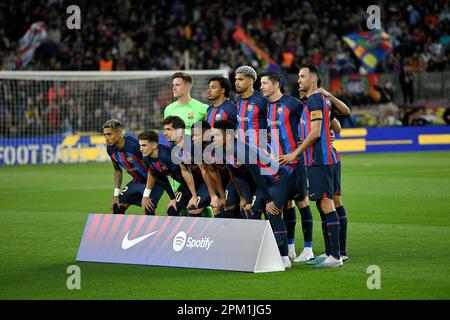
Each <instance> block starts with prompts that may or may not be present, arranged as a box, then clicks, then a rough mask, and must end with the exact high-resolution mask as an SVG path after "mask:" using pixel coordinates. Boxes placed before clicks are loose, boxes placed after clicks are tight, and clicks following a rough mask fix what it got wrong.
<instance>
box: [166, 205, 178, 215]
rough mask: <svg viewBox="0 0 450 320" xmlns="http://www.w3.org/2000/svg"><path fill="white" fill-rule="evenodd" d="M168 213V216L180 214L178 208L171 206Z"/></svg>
mask: <svg viewBox="0 0 450 320" xmlns="http://www.w3.org/2000/svg"><path fill="white" fill-rule="evenodd" d="M167 215H168V216H178V212H177V210H175V208H174V207H170V208H169V210H167Z"/></svg>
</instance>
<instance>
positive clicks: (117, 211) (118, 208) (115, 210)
mask: <svg viewBox="0 0 450 320" xmlns="http://www.w3.org/2000/svg"><path fill="white" fill-rule="evenodd" d="M125 210H126V209H125V208H122V207H121V206H119V205H118V204H117V203H114V205H113V213H114V214H125Z"/></svg>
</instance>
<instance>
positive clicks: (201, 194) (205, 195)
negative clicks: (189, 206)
mask: <svg viewBox="0 0 450 320" xmlns="http://www.w3.org/2000/svg"><path fill="white" fill-rule="evenodd" d="M210 203H211V196H210V194H209V191H208V186H207V185H206V183H204V182H203V183H202V184H201V185H200V187H199V188H198V189H197V208H199V209H203V208H206V207H207V206H209V204H210Z"/></svg>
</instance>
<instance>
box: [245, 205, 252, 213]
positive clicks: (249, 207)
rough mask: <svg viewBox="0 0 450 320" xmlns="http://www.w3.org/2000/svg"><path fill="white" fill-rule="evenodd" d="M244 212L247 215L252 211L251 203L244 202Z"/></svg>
mask: <svg viewBox="0 0 450 320" xmlns="http://www.w3.org/2000/svg"><path fill="white" fill-rule="evenodd" d="M244 212H245V214H247V215H249V214H251V213H252V204H251V203H246V204H245V206H244Z"/></svg>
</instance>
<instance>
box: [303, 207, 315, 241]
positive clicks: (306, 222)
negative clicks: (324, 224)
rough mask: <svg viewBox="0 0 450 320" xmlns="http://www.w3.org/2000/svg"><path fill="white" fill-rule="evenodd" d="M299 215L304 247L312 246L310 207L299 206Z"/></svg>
mask: <svg viewBox="0 0 450 320" xmlns="http://www.w3.org/2000/svg"><path fill="white" fill-rule="evenodd" d="M300 215H301V217H302V230H303V240H304V241H305V248H312V237H313V217H312V214H311V208H310V207H309V206H306V207H304V208H300Z"/></svg>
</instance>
